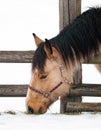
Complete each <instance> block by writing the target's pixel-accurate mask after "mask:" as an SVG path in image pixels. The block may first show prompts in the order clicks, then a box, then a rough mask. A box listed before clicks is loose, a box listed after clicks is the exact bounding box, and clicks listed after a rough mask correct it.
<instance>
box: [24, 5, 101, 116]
mask: <svg viewBox="0 0 101 130" xmlns="http://www.w3.org/2000/svg"><path fill="white" fill-rule="evenodd" d="M33 36H34V38H35V42H36V45H37V49H36V50H35V52H34V54H33V58H32V75H31V80H30V84H29V86H28V91H27V95H26V106H27V110H28V112H29V113H32V114H43V113H46V112H47V109H48V108H49V106H50V105H51V104H52V103H53V102H55V101H56V100H58V98H59V97H61V96H64V95H65V94H69V89H70V88H71V86H72V84H73V73H74V71H75V70H76V69H77V67H78V66H79V65H80V63H83V62H84V61H87V60H88V59H90V58H91V57H93V56H95V55H99V54H101V8H100V7H99V8H90V9H88V10H87V11H85V12H84V13H82V14H80V15H79V16H77V17H76V18H75V19H74V20H73V22H71V23H70V24H69V25H67V26H66V27H64V28H63V30H61V31H60V32H59V34H57V35H56V36H55V37H53V38H51V39H45V40H44V41H43V40H41V39H40V38H39V37H38V36H37V35H36V34H34V33H33ZM97 68H98V70H100V71H101V65H99V66H97Z"/></svg>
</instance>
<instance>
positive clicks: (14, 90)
mask: <svg viewBox="0 0 101 130" xmlns="http://www.w3.org/2000/svg"><path fill="white" fill-rule="evenodd" d="M27 88H28V85H0V97H25V96H26V93H27Z"/></svg>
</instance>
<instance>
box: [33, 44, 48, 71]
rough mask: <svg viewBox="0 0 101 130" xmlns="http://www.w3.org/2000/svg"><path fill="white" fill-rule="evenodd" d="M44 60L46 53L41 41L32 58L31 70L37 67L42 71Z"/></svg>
mask: <svg viewBox="0 0 101 130" xmlns="http://www.w3.org/2000/svg"><path fill="white" fill-rule="evenodd" d="M45 61H46V54H45V51H44V43H41V44H40V45H39V46H38V48H37V49H36V51H35V53H34V56H33V60H32V70H35V69H38V70H40V71H43V69H44V65H45Z"/></svg>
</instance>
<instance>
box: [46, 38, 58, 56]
mask: <svg viewBox="0 0 101 130" xmlns="http://www.w3.org/2000/svg"><path fill="white" fill-rule="evenodd" d="M44 51H45V53H46V55H47V58H48V59H51V58H57V50H56V49H55V47H52V46H51V44H50V42H49V40H47V39H45V44H44Z"/></svg>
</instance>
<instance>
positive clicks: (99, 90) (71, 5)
mask: <svg viewBox="0 0 101 130" xmlns="http://www.w3.org/2000/svg"><path fill="white" fill-rule="evenodd" d="M59 10H60V30H61V29H62V28H63V27H65V26H66V25H67V24H70V23H71V22H72V21H73V19H74V18H75V17H76V16H78V15H79V14H80V13H81V0H60V1H59ZM86 63H89V64H90V63H91V64H95V63H96V64H97V63H98V64H101V56H96V57H93V58H92V59H90V60H89V61H86ZM74 84H75V85H74V87H72V88H71V90H70V93H69V94H70V95H69V96H67V95H66V96H64V98H61V99H63V100H61V106H60V113H68V112H69V113H70V112H71V113H72V112H81V111H101V103H83V102H82V96H98V97H101V85H97V84H93V85H92V84H82V66H81V65H80V66H79V67H78V71H77V72H75V74H74Z"/></svg>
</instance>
